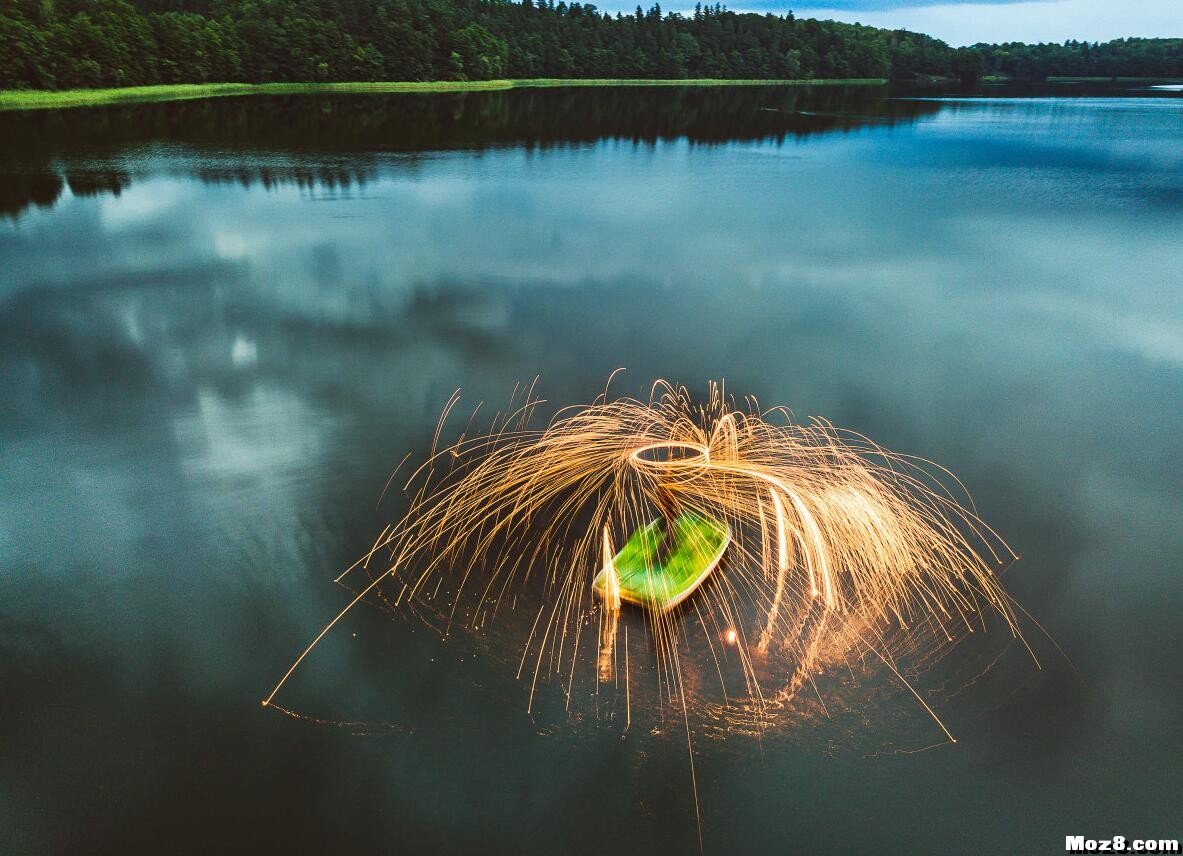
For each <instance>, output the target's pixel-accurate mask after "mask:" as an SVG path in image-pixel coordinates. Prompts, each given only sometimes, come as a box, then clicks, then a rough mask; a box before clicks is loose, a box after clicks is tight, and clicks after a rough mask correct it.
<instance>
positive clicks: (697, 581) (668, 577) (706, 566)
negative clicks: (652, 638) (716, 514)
mask: <svg viewBox="0 0 1183 856" xmlns="http://www.w3.org/2000/svg"><path fill="white" fill-rule="evenodd" d="M674 526H675V533H674V540H673V544H672V545H671V547H670V549H669V550H668V551H667V554H666V555H665V557H664V559H659V553H660V552H661V547H662V541H663V537H664V535H665V522H664V521H662V520H655V521H654V522H652V523H650V524H649V525H648V526H643V527H641V528H640V529H638V530H637V531H636V532H634V533H633V534H632V537H631V538H629V539H628V543H626V544H625V545H624V548H623V549H622V550H621V551H620V552H619V553H617V554H616V558H615V559H613V560H612V564H613V567H615V568H616V577H617V580H618V582H619V584H620V599H621V600H625V601H628V602H629V603H636V604H640V605H641V606H650V607H656V608H657V609H658V610H659V611H662V612H664V611H666V610H668V609H673V608H674V607H675V606H677V605H678V604H679V603H681V602H682V601H684V600H685V599H686V598H688V597H690V595H691V594H693V593H694V590H695V589H696V588H698V587H699V586H700V585H702V583H703V580H705V579H706V578H707V577H708V576H709V575H710V573H711V571H713V570H714V569H715V566H716V565H717V564H719V559H721V558H722V557H723V552H724V551H725V550H726V549H727V545H728V544H730V543H731V529H730V528H729V527H728V526H727V524H726V523H724V522H722V521H719V520H713V519H711V518H709V517H701V516H698V515H695V514H683V515H681V516H680V517H678V519H677V521H676V522H675V523H674ZM607 582H608V569H607V568H603V569H601V571H600V572H599V573H598V574H596V578H595V580H593V581H592V588H593V589H594V590H595V592H596V594H598V595H600V596H601V597H603V596H604V590H605V586H606V584H607Z"/></svg>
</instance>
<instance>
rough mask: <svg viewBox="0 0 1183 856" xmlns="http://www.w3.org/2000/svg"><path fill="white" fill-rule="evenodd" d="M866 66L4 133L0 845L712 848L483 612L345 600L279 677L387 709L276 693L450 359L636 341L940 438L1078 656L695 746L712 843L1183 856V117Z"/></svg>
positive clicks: (247, 108) (1020, 577)
mask: <svg viewBox="0 0 1183 856" xmlns="http://www.w3.org/2000/svg"><path fill="white" fill-rule="evenodd" d="M888 95H889V93H887V92H886V91H885V90H878V89H870V90H840V89H817V90H812V91H811V90H803V89H775V88H764V87H760V88H754V89H726V90H676V89H657V90H648V89H626V90H600V89H588V90H580V89H568V90H545V91H530V90H526V91H514V92H504V93H484V94H470V95H448V96H362V97H359V96H344V95H342V96H331V97H311V96H309V97H292V98H270V97H256V98H236V99H232V98H227V99H221V100H213V101H200V102H186V103H177V104H166V105H142V106H134V107H113V108H103V109H93V110H72V111H58V112H48V111H47V112H37V113H22V114H16V113H10V114H0V140H2V141H3V142H2V143H0V215H2V216H0V393H2V396H3V407H2V408H0V742H2V744H3V747H4V748H3V751H2V752H0V829H2V830H3V834H2V836H0V837H2V838H3V844H0V850H3V851H4V852H11V853H43V852H44V853H56V852H112V853H129V852H153V853H163V852H200V853H210V852H227V851H230V852H237V851H246V850H253V851H254V852H310V853H328V852H354V851H356V852H372V851H376V850H384V851H388V852H390V851H393V852H448V851H451V852H455V851H468V852H573V853H583V852H588V853H591V852H602V851H607V850H612V851H613V852H638V853H640V852H654V851H656V850H658V849H669V850H671V851H686V850H693V849H696V848H697V837H696V834H695V830H694V826H695V825H694V813H693V812H694V805H693V800H692V796H691V791H690V787H689V779H688V771H687V764H686V754H685V752H686V750H685V746H684V744H680V743H678V741H676V740H668V739H665V738H663V736H662V735H648V734H646V733H636V732H634V733H630V734H628V735H627V736H626V737H625V738H624V739H621V736H620V733H619V729H616V728H609V729H602V730H601V729H597V728H594V727H593V728H588V727H586V723H584V724H583V725H582V726H579V724H578V723H576V724H573V725H572V727H570V728H557V729H555V728H550V727H541V726H540V725H539V723H538V722H536V721H532V720H531V718H530V717H529V716H527V715H526V713H525V688H524V687H523V686H522V685H521V684H519V683H516V682H514V681H513V680H512V675H504V674H502V673H501V672H499V671H498V670H496V669H488V668H485V666H484V664H483V663H482V661H481V658H480V656H479V652H478V651H477V650H476V649H475V648H474V647H473V646H472V645H471V644H469V643H467V642H466V641H465V640H464V639H461V638H454V639H453V640H451V641H450V642H449V643H448V644H446V645H443V644H441V643H439V642H438V641H437V640H436V639H435V638H434V637H432V636H431V635H430V634H429V633H427V632H425V631H424V630H423V629H422V628H416V627H415V626H414V625H412V624H410V623H400V622H395V621H391V620H390V619H389V618H388V617H387V616H385V615H384V614H382V613H380V612H377V611H371V610H365V609H363V610H358V611H356V612H355V613H354V614H353V615H352V616H351V618H350V621H349V622H348V623H347V624H346V625H345V626H343V627H342V628H341V630H340V632H339V633H336V634H335V635H334V636H333V637H332V638H331V639H330V641H329V642H328V643H327V644H326V645H325V646H324V647H323V648H322V649H320V650H318V652H317V655H316V657H315V658H314V662H313V663H312V664H310V668H309V669H308V671H307V672H305V673H301V676H300V679H299V681H298V682H297V686H296V687H294V688H293V690H292V695H291V697H290V702H291V703H292V705H293V706H294V707H299V708H300V709H301V710H306V711H309V712H312V713H315V714H317V715H322V716H325V717H327V718H332V719H345V720H348V719H361V720H365V722H366V723H367V724H366V725H364V726H355V727H337V726H317V725H313V724H310V723H307V722H302V721H297V720H293V719H289V718H286V717H283V716H281V715H279V714H277V713H274V712H268V711H264V710H262V709H261V708H260V707H259V699H260V698H261V697H262V695H263V694H265V692H266V691H267V690H268V689H269V688H270V687H271V685H272V684H273V683H274V681H275V680H276V679H277V678H278V676H279V675H280V674H282V671H283V670H284V669H286V667H287V665H288V664H289V663H290V661H291V659H292V657H293V656H294V654H296V653H298V651H299V650H300V649H301V648H302V646H303V644H304V643H305V642H306V641H307V640H308V638H309V636H310V634H311V633H313V632H314V631H315V630H317V629H319V627H320V626H321V625H322V624H323V622H324V621H325V620H326V619H327V618H328V617H331V615H333V614H334V613H335V612H336V610H337V609H338V608H339V607H340V606H341V605H342V604H343V603H344V598H345V597H346V593H345V592H343V591H342V590H341V589H340V588H338V587H335V586H333V585H332V583H331V581H332V578H333V577H334V576H335V575H336V573H337V572H338V571H339V570H341V569H342V568H344V567H345V566H346V565H348V564H349V563H350V562H351V561H352V559H353V558H354V557H355V556H356V555H357V554H358V553H359V552H360V551H361V550H363V549H364V548H365V547H366V546H367V545H368V544H369V542H370V539H372V537H373V535H374V534H375V532H376V530H377V528H378V527H379V526H380V525H381V523H382V522H384V521H386V520H388V519H389V518H390V517H392V516H393V515H395V514H396V513H397V511H398V505H397V502H395V503H391V502H389V501H388V502H387V503H386V504H384V506H383V507H382V508H380V509H375V501H376V499H377V497H378V494H379V492H380V491H381V489H382V486H383V484H384V482H385V479H386V476H387V474H388V472H389V470H390V469H391V467H392V466H393V465H394V464H395V463H396V462H397V461H398V460H399V459H400V458H401V457H402V456H403V454H404V453H405V452H406V451H408V450H419V451H422V450H423V449H424V447H425V446H426V444H428V443H429V442H430V437H431V433H432V428H433V427H434V423H435V420H436V417H437V415H438V413H439V411H440V409H441V408H442V406H443V405H444V403H445V401H446V400H447V397H448V396H449V394H450V393H451V392H452V390H453V389H455V388H457V387H463V388H464V390H465V394H466V396H467V397H468V400H470V401H472V402H475V401H476V400H479V399H481V398H488V399H489V400H490V401H496V402H500V401H502V400H504V399H505V398H507V397H508V395H509V393H510V391H511V390H512V389H513V385H514V383H515V382H516V381H519V380H523V379H525V380H529V379H530V378H532V377H533V376H534V375H536V374H540V375H541V381H540V390H541V392H542V393H543V394H544V395H545V396H546V397H547V398H548V399H549V400H551V401H552V402H555V403H556V404H567V403H572V402H578V401H585V400H588V399H589V398H591V397H592V396H594V395H595V394H596V393H597V392H598V391H599V390H600V389H601V388H602V386H603V383H604V381H605V379H606V378H607V376H608V374H609V373H610V372H611V371H612V370H613V369H615V368H617V367H619V366H627V367H628V369H629V371H628V372H627V373H626V374H625V375H623V376H621V377H620V378H618V380H617V389H619V390H620V391H621V392H634V393H635V392H639V391H640V390H641V389H642V388H644V387H646V386H647V384H648V382H649V381H650V380H651V379H652V378H654V377H658V376H663V377H668V378H672V379H676V380H679V381H681V382H684V383H687V384H688V385H690V386H691V387H692V388H693V389H696V390H700V391H702V390H705V384H706V381H707V380H708V379H711V378H725V379H726V381H727V384H728V387H729V388H730V389H731V390H732V391H734V392H737V393H741V394H742V393H748V392H750V393H754V394H756V395H758V396H759V398H760V400H761V401H763V402H766V403H784V404H786V405H788V406H790V407H792V408H793V410H794V412H795V413H797V414H798V415H799V416H800V417H807V416H811V415H820V416H825V417H828V418H829V419H831V420H833V421H834V422H835V423H837V424H839V425H842V426H845V427H848V428H852V429H855V430H858V431H861V432H863V433H865V434H867V435H869V436H871V437H873V438H875V439H876V440H878V441H880V442H882V443H884V444H885V445H887V446H889V447H893V448H895V449H897V450H900V451H905V452H910V453H914V454H918V455H922V456H925V457H928V458H932V459H935V460H937V461H940V462H941V463H942V464H945V465H947V466H948V467H950V468H951V469H952V470H954V471H955V472H956V473H957V474H958V475H959V476H961V478H962V479H963V480H964V481H965V483H966V484H967V485H968V486H969V487H970V489H971V490H972V491H973V493H974V496H975V498H976V500H977V502H978V507H979V510H980V512H981V513H982V515H983V517H984V518H985V519H986V520H988V521H989V522H990V523H991V524H992V525H994V526H995V527H996V528H997V529H998V530H999V531H1000V532H1001V533H1003V534H1004V535H1005V536H1006V537H1007V539H1008V540H1009V541H1010V543H1011V544H1012V546H1013V547H1014V548H1015V550H1016V551H1017V552H1018V553H1019V554H1020V555H1021V556H1022V561H1021V562H1019V563H1018V564H1017V565H1016V566H1015V567H1014V568H1013V570H1012V571H1011V572H1010V573H1008V575H1007V580H1008V585H1009V586H1010V588H1011V590H1012V592H1013V593H1014V594H1015V595H1016V597H1017V598H1018V599H1019V600H1020V602H1022V603H1023V604H1024V605H1025V606H1026V607H1027V608H1028V609H1029V610H1030V611H1031V612H1032V614H1033V615H1035V616H1036V617H1037V618H1038V619H1039V620H1040V621H1041V622H1042V623H1043V625H1044V626H1045V627H1046V628H1047V630H1048V632H1049V633H1050V634H1051V635H1052V636H1053V637H1054V638H1055V640H1056V641H1057V642H1058V643H1059V644H1060V645H1061V646H1062V647H1063V649H1064V650H1065V652H1067V654H1068V656H1069V657H1071V659H1072V661H1073V662H1074V664H1075V666H1076V670H1077V674H1074V673H1073V671H1072V669H1071V668H1070V667H1069V666H1068V665H1067V664H1066V663H1065V661H1064V659H1063V658H1062V657H1059V655H1057V654H1056V652H1055V649H1054V648H1053V647H1052V646H1051V645H1050V643H1048V642H1046V641H1042V642H1037V643H1036V648H1037V651H1038V653H1039V655H1040V659H1041V662H1042V663H1043V665H1044V668H1043V670H1042V671H1038V670H1036V669H1035V668H1034V667H1033V666H1032V665H1031V663H1030V661H1029V660H1024V659H1023V658H1022V657H1021V656H1018V657H1015V658H1012V662H1010V663H1009V664H1004V666H1003V667H1001V668H1000V669H999V670H998V673H991V677H989V678H988V679H987V680H985V681H984V682H983V685H981V686H976V687H972V688H970V689H969V690H968V691H966V692H964V693H959V694H957V695H956V697H952V698H948V699H947V700H945V701H942V702H941V712H942V715H943V716H944V718H945V719H946V720H947V721H948V723H949V724H950V727H951V728H952V729H953V730H954V732H955V733H957V735H958V737H959V743H958V744H957V745H956V746H945V747H943V748H939V749H935V750H931V751H926V752H920V753H918V754H873V753H872V754H873V756H872V757H865V755H866V754H867V753H864V752H862V751H848V750H847V749H845V748H844V747H843V746H841V745H839V744H837V743H834V742H833V741H830V740H826V739H822V738H821V737H818V738H816V739H814V738H810V737H809V736H803V737H800V738H799V739H795V740H792V741H784V742H783V743H782V742H777V741H772V742H768V743H765V744H764V745H763V746H759V745H756V744H754V743H751V742H749V741H743V740H735V741H727V742H726V743H725V744H723V745H721V746H715V747H708V749H706V750H705V751H704V752H703V753H702V757H701V758H700V759H699V765H698V771H697V772H698V782H699V788H698V792H699V799H700V803H701V806H702V811H703V835H704V840H705V844H706V849H707V851H708V852H714V853H728V852H732V853H740V852H756V851H760V852H852V851H855V852H858V851H861V852H909V853H933V854H943V853H950V852H973V853H999V852H1014V853H1018V852H1022V853H1049V852H1060V848H1061V847H1062V846H1063V836H1064V835H1066V834H1085V835H1090V836H1095V837H1109V836H1111V835H1115V834H1121V835H1126V836H1129V837H1150V836H1155V837H1173V838H1183V814H1181V813H1180V810H1179V806H1180V804H1181V797H1183V765H1181V764H1180V761H1179V758H1180V752H1181V751H1183V704H1181V703H1183V430H1181V424H1180V417H1181V415H1183V287H1181V286H1183V99H1180V98H1179V97H1174V96H1172V94H1171V93H1169V92H1162V91H1159V92H1154V93H1151V92H1143V93H1131V92H1122V93H1109V94H1104V95H1099V96H1087V97H1072V98H1064V97H1047V96H1042V97H1022V98H997V99H980V98H956V97H949V98H942V97H920V98H903V97H898V98H897V97H892V98H889V97H888ZM1142 95H1145V96H1148V97H1138V96H1142ZM1131 96H1134V97H1131ZM1149 96H1155V97H1149ZM955 656H956V655H955ZM577 726H578V727H577ZM879 727H880V724H879V723H877V722H876V721H874V718H872V720H871V721H869V722H868V724H867V728H868V730H874V729H876V728H879ZM911 727H912V728H914V733H908V734H905V735H903V736H901V735H894V734H885V735H884V736H883V739H882V745H884V746H887V747H891V746H895V747H899V748H905V749H906V748H910V747H913V748H914V747H917V746H922V745H924V744H925V742H935V741H936V740H937V739H938V737H939V735H934V734H933V733H932V731H931V727H929V728H928V730H926V729H925V723H924V722H923V721H920V722H919V723H918V724H915V725H914V726H911ZM357 731H365V732H367V736H358V735H357V734H355V733H354V732H357Z"/></svg>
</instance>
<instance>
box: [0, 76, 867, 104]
mask: <svg viewBox="0 0 1183 856" xmlns="http://www.w3.org/2000/svg"><path fill="white" fill-rule="evenodd" d="M886 83H887V79H886V78H881V77H872V78H850V79H843V80H719V79H713V78H696V79H688V80H656V79H652V80H651V79H636V78H622V79H608V78H572V79H562V78H536V79H529V80H473V81H463V82H456V81H426V82H393V81H392V82H382V83H183V84H162V85H158V86H124V87H117V88H112V89H62V90H49V89H6V90H0V110H37V109H46V108H54V107H94V106H99V105H103V104H131V103H137V102H149V101H181V100H185V99H191V98H217V97H223V96H227V95H297V94H305V93H316V92H356V93H365V92H483V91H488V90H498V89H515V88H518V87H541V86H833V85H859V84H863V85H885V84H886Z"/></svg>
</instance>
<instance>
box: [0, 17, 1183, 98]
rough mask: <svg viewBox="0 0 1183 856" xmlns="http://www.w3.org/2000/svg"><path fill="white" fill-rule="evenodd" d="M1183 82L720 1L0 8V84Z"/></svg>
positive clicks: (1170, 42) (1137, 42) (1181, 60)
mask: <svg viewBox="0 0 1183 856" xmlns="http://www.w3.org/2000/svg"><path fill="white" fill-rule="evenodd" d="M930 75H931V76H940V77H953V78H959V79H961V80H962V81H965V82H972V81H973V80H975V79H977V78H978V77H980V76H982V75H1003V76H1008V77H1016V78H1021V79H1026V80H1041V79H1043V78H1045V77H1047V76H1050V75H1073V76H1104V77H1110V76H1118V75H1122V76H1144V77H1172V76H1181V75H1183V39H1122V40H1118V41H1113V42H1108V43H1104V44H1090V43H1088V42H1066V43H1064V44H1047V45H1024V44H1004V45H976V46H974V47H972V48H951V47H949V46H948V45H946V44H945V43H944V42H941V41H939V40H937V39H933V38H930V37H928V36H925V35H921V34H918V33H910V32H906V31H902V30H882V29H877V28H874V27H865V26H860V25H857V24H845V23H838V22H834V21H816V20H812V19H806V18H797V17H795V16H794V15H793V14H792V13H791V12H790V13H789V14H787V15H784V16H778V15H759V14H738V13H734V12H730V11H727V10H726V9H724V8H723V7H722V6H720V5H717V4H716V5H714V6H701V5H698V6H695V8H694V11H693V13H690V14H686V15H681V14H663V13H662V11H661V8H660V7H659V6H657V5H654V6H652V7H651V8H650V9H649V10H648V11H645V10H643V9H641V7H639V6H638V7H637V10H636V12H635V14H630V15H622V14H616V15H607V14H603V13H601V12H600V11H598V10H597V9H596V7H595V6H593V5H590V4H581V3H578V2H572V3H570V4H568V3H566V2H563V0H560V2H558V3H555V2H554V0H523V2H510V0H132V2H126V0H0V88H9V89H12V88H32V89H65V88H73V87H79V88H84V87H102V86H133V85H143V84H157V83H166V84H167V83H205V82H233V81H243V82H260V83H264V82H279V81H298V82H312V81H374V80H400V81H402V80H405V81H415V80H456V81H464V80H489V79H497V78H579V77H581V78H663V79H670V78H674V79H677V78H763V79H792V78H799V79H800V78H804V79H813V78H893V79H915V78H916V77H917V76H930Z"/></svg>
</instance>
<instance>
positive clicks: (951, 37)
mask: <svg viewBox="0 0 1183 856" xmlns="http://www.w3.org/2000/svg"><path fill="white" fill-rule="evenodd" d="M867 5H880V9H879V10H878V11H866V10H854V9H850V8H840V9H836V8H833V7H822V6H818V7H798V6H796V5H794V4H792V3H786V4H784V8H783V9H782V8H777V7H776V6H775V5H774V4H771V3H759V2H757V3H749V4H745V3H744V2H743V0H738V2H736V3H735V5H734V6H733V7H732V8H734V9H735V10H736V11H740V10H744V9H749V8H750V9H756V8H759V9H760V10H761V11H773V10H775V11H787V10H788V9H789V8H792V9H793V10H794V12H795V13H796V14H797V16H798V17H808V18H833V19H835V20H839V21H858V22H860V23H863V24H870V25H872V26H876V27H889V28H893V29H894V28H902V29H907V30H914V31H916V32H921V33H927V34H928V35H931V36H936V37H937V38H939V39H943V40H945V41H946V42H948V43H949V44H951V45H969V44H974V43H975V42H1011V41H1019V42H1063V41H1065V40H1066V39H1079V40H1081V41H1084V40H1088V41H1109V40H1110V39H1119V38H1125V37H1128V36H1148V37H1183V0H1139V2H1137V3H1115V2H1112V0H1050V2H1049V0H1034V2H1025V3H1009V4H999V3H944V4H940V5H922V4H920V3H913V4H911V5H909V6H907V7H901V8H893V9H883V8H882V4H867Z"/></svg>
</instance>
